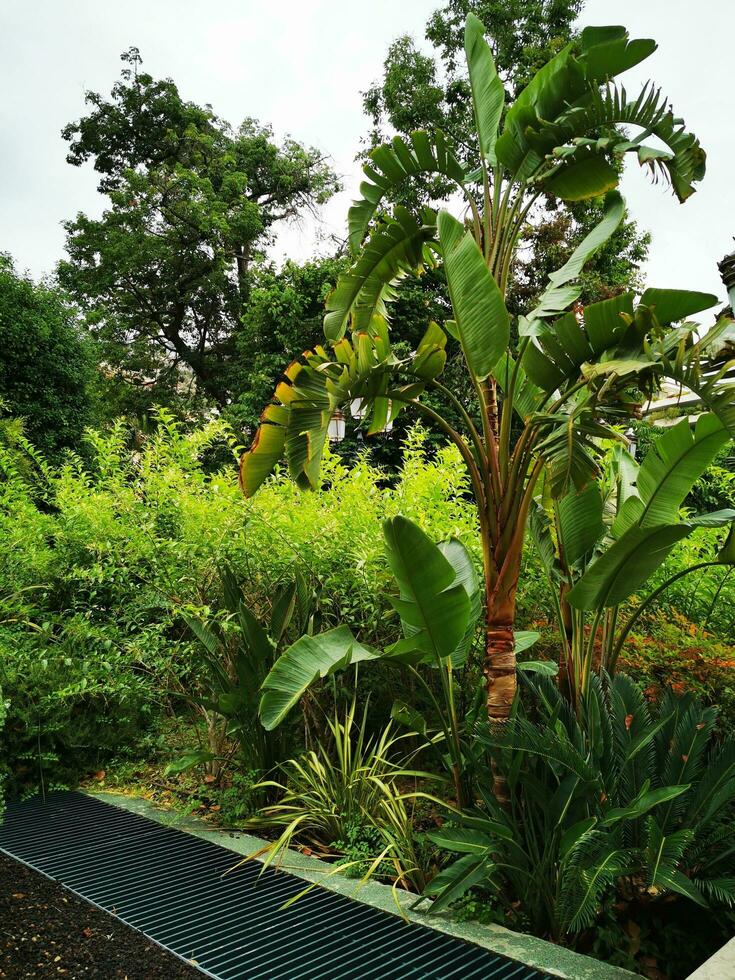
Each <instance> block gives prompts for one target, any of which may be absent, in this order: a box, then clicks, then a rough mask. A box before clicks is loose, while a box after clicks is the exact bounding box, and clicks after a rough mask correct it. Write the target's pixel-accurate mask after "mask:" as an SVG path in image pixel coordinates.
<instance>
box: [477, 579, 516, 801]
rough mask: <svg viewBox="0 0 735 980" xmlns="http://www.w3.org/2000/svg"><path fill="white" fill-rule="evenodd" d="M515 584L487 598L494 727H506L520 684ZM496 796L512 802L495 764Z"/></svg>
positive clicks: (488, 673) (487, 677) (487, 657)
mask: <svg viewBox="0 0 735 980" xmlns="http://www.w3.org/2000/svg"><path fill="white" fill-rule="evenodd" d="M516 583H517V576H516V579H515V582H513V583H512V584H511V586H510V587H509V588H507V589H505V590H502V591H500V590H498V587H497V585H496V587H495V589H493V591H492V592H491V593H490V594H489V595H488V597H487V619H486V637H485V662H484V665H483V673H484V675H485V690H486V706H487V717H488V721H489V722H490V724H491V725H496V726H497V725H504V724H505V723H506V722H507V721H508V719H509V718H510V713H511V710H512V708H513V701H514V700H515V696H516V690H517V687H518V681H517V678H516V653H515V635H514V624H515V589H516ZM493 794H494V796H495V798H496V799H497V801H498V802H499V803H500V804H501V805H502V806H507V805H508V803H509V802H510V797H509V795H508V784H507V782H506V779H505V776H504V775H503V773H502V772H500V771H499V769H498V767H497V765H496V764H495V763H493Z"/></svg>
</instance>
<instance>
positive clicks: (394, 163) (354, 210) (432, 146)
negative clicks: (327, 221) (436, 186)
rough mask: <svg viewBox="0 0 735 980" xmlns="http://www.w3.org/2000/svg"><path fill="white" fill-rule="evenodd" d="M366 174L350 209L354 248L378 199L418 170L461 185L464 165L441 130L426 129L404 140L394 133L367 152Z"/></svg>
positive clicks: (364, 168) (358, 242)
mask: <svg viewBox="0 0 735 980" xmlns="http://www.w3.org/2000/svg"><path fill="white" fill-rule="evenodd" d="M363 172H364V174H365V176H366V177H367V180H366V181H363V183H362V184H360V194H361V195H362V196H361V198H360V200H359V201H354V202H353V204H352V207H351V208H350V210H349V215H348V229H349V242H350V248H351V249H352V251H353V252H357V251H358V249H359V248H360V245H361V244H362V242H363V239H364V238H365V235H366V234H367V230H368V227H369V225H370V222H371V220H372V218H373V216H374V215H375V212H376V211H377V209H378V207H379V206H380V202H381V201H382V200H383V198H384V197H385V195H386V194H388V193H389V192H390V191H395V190H396V189H397V188H399V187H400V185H401V184H402V183H403V182H404V181H405V180H407V179H408V178H409V177H417V176H419V175H421V174H441V175H442V176H444V177H447V178H448V179H449V180H451V181H453V182H454V183H456V184H457V185H458V186H460V187H461V186H462V185H463V183H464V180H465V173H464V169H463V167H462V165H461V163H460V162H459V160H458V159H457V157H456V156H455V155H454V152H453V151H452V149H451V148H450V146H449V144H448V143H447V140H446V138H445V136H444V134H443V133H442V132H441V131H440V130H438V129H437V130H434V132H433V133H427V132H425V131H424V130H417V131H416V132H413V133H411V135H410V137H409V138H408V139H407V140H406V139H404V138H403V137H402V136H394V137H393V140H392V141H391V142H390V143H385V144H384V145H382V146H378V147H376V148H375V149H374V150H372V151H371V153H370V163H368V164H366V165H365V166H364V167H363Z"/></svg>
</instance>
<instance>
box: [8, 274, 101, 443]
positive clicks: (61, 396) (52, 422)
mask: <svg viewBox="0 0 735 980" xmlns="http://www.w3.org/2000/svg"><path fill="white" fill-rule="evenodd" d="M0 349H1V350H2V356H1V357H0V407H1V408H2V410H3V413H7V414H9V415H11V416H14V417H16V418H21V419H23V424H24V427H25V432H26V435H27V436H28V438H29V439H30V440H31V441H32V442H33V444H34V445H35V446H36V447H37V448H38V449H39V450H41V451H42V452H44V453H47V454H49V455H50V456H51V457H57V456H58V455H59V453H60V452H61V451H62V450H63V449H67V448H73V447H75V446H78V445H79V443H80V441H81V437H82V433H83V431H84V427H85V426H86V425H89V424H91V423H92V421H93V420H94V414H95V398H94V389H95V386H96V385H95V375H96V371H95V365H94V360H93V352H92V350H91V345H90V343H89V341H88V339H87V338H86V336H85V335H84V334H83V333H82V330H81V327H80V324H79V323H78V321H77V317H76V315H75V312H74V310H73V309H72V307H71V306H70V304H69V302H68V301H67V299H66V298H65V297H64V296H63V295H62V294H61V293H60V292H59V290H58V289H54V288H53V287H52V286H50V285H45V284H41V285H36V284H35V283H33V282H32V281H31V280H30V279H29V278H27V277H25V276H22V275H20V274H19V273H18V272H16V271H15V269H14V268H13V265H12V262H11V261H10V259H9V258H8V257H7V256H3V255H0Z"/></svg>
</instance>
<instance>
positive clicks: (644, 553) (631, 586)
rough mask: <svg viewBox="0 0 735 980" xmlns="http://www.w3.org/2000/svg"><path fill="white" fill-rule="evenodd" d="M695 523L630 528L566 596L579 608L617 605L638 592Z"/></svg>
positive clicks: (596, 561)
mask: <svg viewBox="0 0 735 980" xmlns="http://www.w3.org/2000/svg"><path fill="white" fill-rule="evenodd" d="M692 530H693V525H692V524H684V523H681V524H664V525H662V526H653V527H638V526H637V525H636V526H633V527H631V528H630V529H629V530H627V531H626V532H625V533H624V534H623V535H622V536H621V537H620V538H618V540H617V541H616V542H615V543H614V544H613V545H611V547H610V548H609V549H608V550H607V551H605V552H604V554H602V555H600V557H599V558H597V559H595V561H593V562H592V563H591V564H590V565H589V567H588V568H587V570H586V572H585V573H584V575H583V576H582V578H581V579H580V580H579V581H578V582H577V584H576V585H575V586H574V588H573V589H572V590H571V591H570V592H569V595H568V596H567V598H568V600H569V602H570V603H571V605H573V606H575V607H576V608H577V609H601V608H606V607H608V606H617V605H618V604H619V603H621V602H622V601H623V600H624V599H627V598H628V596H629V595H632V594H633V593H634V592H636V591H637V590H638V589H639V588H640V587H641V586H642V585H643V583H644V582H645V581H646V580H647V579H648V578H649V577H650V576H651V575H652V574H653V573H654V572H655V571H656V569H657V568H659V566H660V565H662V564H663V562H664V561H665V560H666V557H667V555H668V554H669V553H670V551H671V549H672V548H673V547H674V545H675V544H676V543H677V541H681V540H682V538H685V537H686V536H687V535H688V534H691V532H692Z"/></svg>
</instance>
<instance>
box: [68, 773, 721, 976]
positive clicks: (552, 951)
mask: <svg viewBox="0 0 735 980" xmlns="http://www.w3.org/2000/svg"><path fill="white" fill-rule="evenodd" d="M87 792H88V793H89V795H90V796H95V797H97V798H98V799H100V800H103V801H104V802H105V803H111V804H112V805H114V806H118V807H120V808H122V809H124V810H129V811H130V812H132V813H137V814H140V815H141V816H144V817H148V818H149V819H151V820H155V821H157V822H158V823H160V824H164V825H166V826H170V827H175V828H176V829H177V830H182V831H184V832H186V833H188V834H193V835H194V836H196V837H201V838H202V839H204V840H208V841H211V842H212V843H214V844H217V845H219V846H220V847H224V848H226V849H227V850H230V851H232V852H233V853H235V854H239V855H245V856H248V855H250V854H254V853H257V852H258V851H260V850H262V849H263V848H264V847H267V846H268V844H269V843H270V842H269V841H266V840H263V839H262V838H260V837H254V836H252V835H251V834H245V833H240V832H239V831H227V830H220V829H218V828H214V827H212V825H211V824H209V823H207V822H206V821H205V820H203V819H202V818H201V817H195V816H191V815H185V814H181V813H177V812H176V811H172V810H162V809H159V808H158V807H156V806H155V805H154V804H153V803H151V802H150V801H149V800H146V799H143V798H141V797H134V796H125V795H123V794H118V793H103V792H90V791H87ZM256 860H258V859H256ZM260 860H262V858H261V859H260ZM281 866H282V867H283V868H284V869H287V870H288V871H289V872H290V873H291V874H294V875H296V876H298V877H299V878H303V879H304V881H307V882H316V883H318V884H319V885H321V886H322V887H323V888H327V889H329V890H330V891H334V892H337V893H339V894H342V895H346V896H347V897H349V898H352V899H354V900H355V901H358V902H364V903H365V904H366V905H371V906H373V907H374V908H378V909H382V910H383V911H384V912H389V913H391V914H392V915H401V914H402V915H403V916H404V917H405V918H407V919H409V920H410V921H412V922H420V923H421V924H422V925H424V926H428V927H430V928H432V929H436V930H438V931H439V932H445V933H447V934H448V935H450V936H455V937H456V938H458V939H463V940H465V941H466V942H471V943H474V944H475V945H478V946H482V947H484V948H485V949H489V950H491V951H492V952H495V953H500V954H502V955H504V956H508V957H510V958H511V959H514V960H518V961H519V962H521V963H525V964H526V965H527V966H531V967H535V968H537V969H539V970H545V971H546V972H547V973H550V974H552V975H553V976H556V977H561V978H564V980H635V978H638V980H641V978H640V974H637V973H631V972H630V971H629V970H624V969H622V968H621V967H617V966H611V965H610V964H608V963H603V962H602V961H601V960H595V959H593V958H592V957H590V956H583V955H582V954H580V953H575V952H573V951H572V950H569V949H564V947H562V946H556V945H554V944H553V943H549V942H546V940H544V939H538V938H537V937H536V936H528V935H525V934H523V933H518V932H512V931H511V930H510V929H506V928H504V927H503V926H499V925H481V924H480V923H476V922H456V921H454V920H453V919H452V918H451V917H450V916H448V915H442V914H440V915H432V916H428V915H426V914H425V913H424V912H421V911H420V910H412V909H411V908H410V907H409V906H410V905H411V904H412V903H413V901H414V899H413V897H411V896H410V895H408V894H407V893H401V892H398V901H399V902H400V906H401V909H400V911H399V909H398V908H397V905H396V896H395V893H394V891H393V889H392V888H391V887H390V885H384V884H382V883H380V882H377V881H368V882H366V883H365V884H360V883H359V882H356V881H355V880H354V879H352V878H343V877H341V876H339V875H334V874H333V875H327V874H326V873H325V871H324V863H323V862H322V861H320V860H319V859H318V858H315V857H310V856H308V855H305V854H301V853H300V852H298V851H293V850H292V851H289V858H288V863H285V862H282V864H281ZM404 895H405V898H404ZM718 955H719V954H718ZM733 956H735V950H733ZM708 962H709V961H708ZM728 962H730V961H728ZM705 965H706V964H705ZM703 968H704V967H700V969H703ZM716 976H717V978H718V980H723V977H724V976H725V975H724V974H722V973H719V974H716ZM695 977H696V980H710V977H715V974H711V975H710V974H707V973H705V974H702V976H701V977H700V976H699V971H698V972H697V974H695V975H694V976H693V977H692V980H695Z"/></svg>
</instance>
